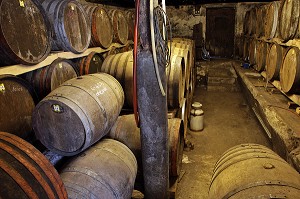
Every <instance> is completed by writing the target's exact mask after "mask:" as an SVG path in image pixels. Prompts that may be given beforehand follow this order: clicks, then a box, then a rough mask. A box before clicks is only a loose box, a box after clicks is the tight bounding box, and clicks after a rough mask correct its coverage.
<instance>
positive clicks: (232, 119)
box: [176, 62, 271, 199]
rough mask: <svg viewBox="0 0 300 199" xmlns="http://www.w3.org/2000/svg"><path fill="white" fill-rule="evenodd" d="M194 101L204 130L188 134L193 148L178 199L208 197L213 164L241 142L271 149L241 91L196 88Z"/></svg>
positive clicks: (186, 156) (185, 161) (187, 155)
mask: <svg viewBox="0 0 300 199" xmlns="http://www.w3.org/2000/svg"><path fill="white" fill-rule="evenodd" d="M212 63H213V62H212ZM193 101H199V102H201V103H202V104H203V110H204V130H203V131H202V132H193V131H190V132H189V133H188V136H187V138H188V140H189V141H191V143H192V144H194V149H193V150H190V151H184V157H183V165H182V170H183V173H184V174H183V176H182V177H181V179H180V181H179V184H178V189H177V192H176V198H177V199H188V198H194V199H206V198H208V191H209V186H210V180H211V176H212V174H213V168H214V165H215V163H216V161H217V160H218V159H219V158H220V156H221V155H222V153H223V152H225V151H226V150H227V149H229V148H231V147H233V146H235V145H238V144H242V143H257V144H262V145H265V146H267V147H271V146H270V143H269V141H268V138H267V135H266V134H265V132H264V130H263V128H262V127H261V125H260V123H259V122H258V120H257V118H256V117H255V115H254V114H253V112H252V110H251V109H250V108H249V106H248V104H247V101H246V99H245V97H244V95H243V93H242V92H241V91H237V92H226V91H222V92H220V91H207V90H206V89H204V88H200V87H196V90H195V94H194V99H193Z"/></svg>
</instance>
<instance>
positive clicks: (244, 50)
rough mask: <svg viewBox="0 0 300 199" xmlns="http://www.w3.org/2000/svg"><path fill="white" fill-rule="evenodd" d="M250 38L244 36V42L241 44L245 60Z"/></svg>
mask: <svg viewBox="0 0 300 199" xmlns="http://www.w3.org/2000/svg"><path fill="white" fill-rule="evenodd" d="M249 45H250V39H249V38H245V39H244V44H243V59H244V60H245V61H248V60H249V50H250V46H249Z"/></svg>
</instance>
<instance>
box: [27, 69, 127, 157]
mask: <svg viewBox="0 0 300 199" xmlns="http://www.w3.org/2000/svg"><path fill="white" fill-rule="evenodd" d="M123 102H124V93H123V90H122V87H121V85H120V84H119V83H118V81H117V80H116V79H114V78H113V77H112V76H110V75H108V74H105V73H98V74H91V75H85V76H81V77H78V78H74V79H71V80H69V81H67V82H65V83H63V84H62V85H61V86H59V87H58V88H57V89H55V90H53V91H52V92H51V93H50V94H49V95H48V96H47V97H45V98H44V99H43V100H42V101H41V102H40V103H39V104H38V105H37V106H36V108H35V109H34V111H33V116H32V117H33V118H32V121H33V129H34V132H35V134H36V136H37V138H38V139H39V140H40V141H41V142H42V143H43V144H44V145H45V146H46V147H47V148H48V149H49V150H52V151H54V152H56V153H58V154H60V155H63V156H72V155H75V154H78V153H80V152H81V151H83V150H84V149H86V148H88V147H89V146H91V145H92V144H94V143H95V142H97V141H98V140H99V139H101V138H102V137H103V136H104V135H106V134H107V133H108V131H109V129H110V128H111V127H112V125H113V124H114V122H115V121H116V119H117V118H118V115H119V114H120V111H121V108H122V106H123Z"/></svg>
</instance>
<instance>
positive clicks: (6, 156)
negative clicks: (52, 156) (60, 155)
mask: <svg viewBox="0 0 300 199" xmlns="http://www.w3.org/2000/svg"><path fill="white" fill-rule="evenodd" d="M0 181H1V189H0V198H5V199H15V198H35V199H38V198H45V199H47V198H48V199H53V198H56V199H67V198H68V196H67V192H66V189H65V187H64V185H63V182H62V180H61V178H60V177H59V175H58V173H57V171H56V170H55V169H54V167H53V166H52V165H51V163H50V162H49V161H48V160H47V159H46V158H45V156H44V155H43V154H41V153H40V152H39V151H38V150H37V149H36V148H34V147H33V146H32V145H31V144H29V143H27V142H26V141H24V140H22V139H21V138H19V137H17V136H14V135H12V134H9V133H4V132H0Z"/></svg>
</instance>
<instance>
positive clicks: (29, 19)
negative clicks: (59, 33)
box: [0, 0, 51, 65]
mask: <svg viewBox="0 0 300 199" xmlns="http://www.w3.org/2000/svg"><path fill="white" fill-rule="evenodd" d="M41 11H42V8H41V6H40V4H39V3H38V1H37V0H27V1H11V0H1V1H0V13H1V16H0V33H1V34H0V65H12V64H17V63H21V64H37V63H39V62H41V61H43V60H44V59H45V58H46V57H47V56H48V54H49V52H50V49H51V46H50V31H49V24H48V21H47V18H46V16H45V15H44V14H43V12H41Z"/></svg>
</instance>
